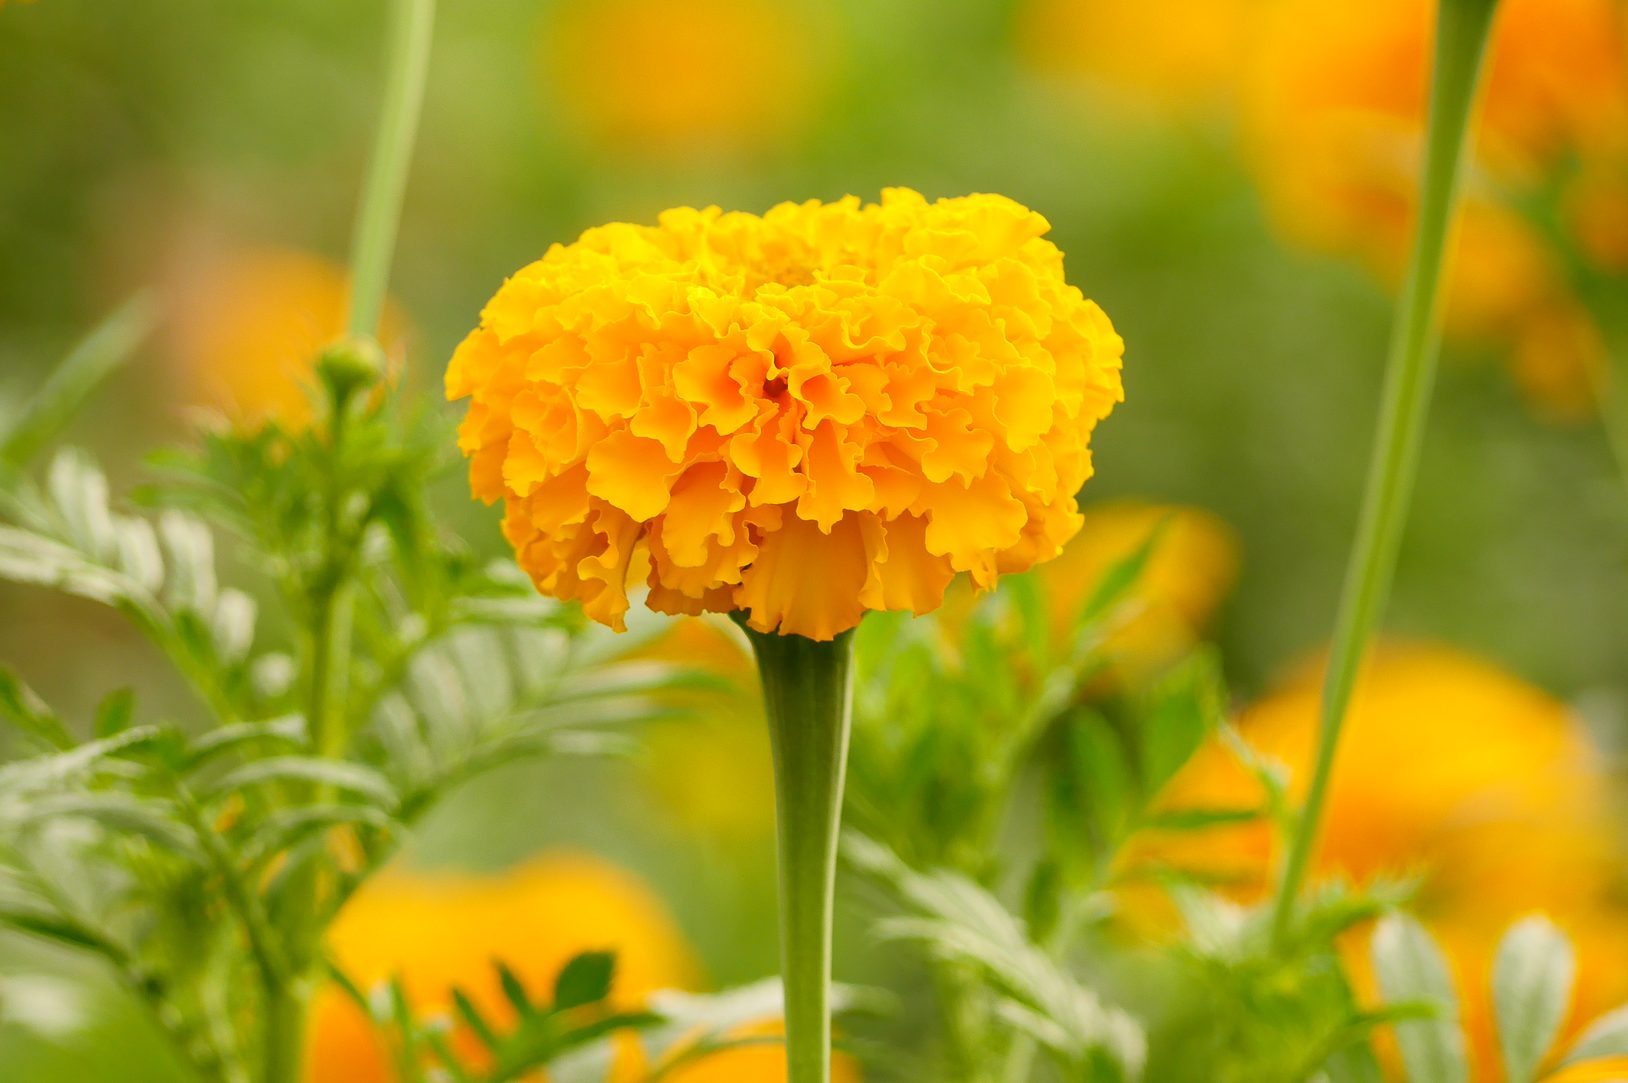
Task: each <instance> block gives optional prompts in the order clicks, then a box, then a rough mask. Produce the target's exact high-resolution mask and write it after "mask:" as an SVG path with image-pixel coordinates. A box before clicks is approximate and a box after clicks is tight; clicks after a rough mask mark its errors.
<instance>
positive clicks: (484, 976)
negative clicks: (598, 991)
mask: <svg viewBox="0 0 1628 1083" xmlns="http://www.w3.org/2000/svg"><path fill="white" fill-rule="evenodd" d="M328 947H329V950H330V951H331V952H332V954H333V957H334V959H335V960H336V961H337V962H338V964H339V965H340V967H341V968H342V969H343V970H344V971H345V972H346V973H347V974H349V975H350V976H351V977H352V978H353V979H354V980H355V981H356V982H357V984H358V985H360V986H361V987H362V988H363V989H368V988H371V987H373V986H374V985H376V984H378V983H381V982H386V981H389V980H390V979H391V978H392V977H393V976H395V975H400V976H401V979H402V981H403V984H404V985H405V987H406V989H407V992H408V995H409V996H410V997H411V999H412V1002H413V1005H414V1007H415V1009H417V1010H418V1011H419V1012H421V1013H424V1014H433V1013H436V1012H444V1011H450V1010H451V1007H452V1000H451V991H452V987H453V986H454V985H457V986H460V987H462V988H463V989H464V990H465V991H467V992H468V993H469V994H470V996H471V998H472V999H473V1000H474V1001H475V1003H476V1004H477V1005H479V1006H480V1008H481V1009H482V1010H483V1011H488V1012H491V1013H492V1016H493V1018H495V1019H503V1018H508V1017H509V1016H507V1015H505V1012H506V1011H508V1009H507V1007H506V1001H505V999H504V997H503V993H502V990H501V988H500V987H499V985H498V982H497V979H496V975H495V973H494V971H493V968H492V960H494V959H502V960H503V961H504V962H505V963H507V964H508V965H509V966H510V967H511V968H513V970H514V972H515V973H516V974H517V975H518V976H519V977H520V979H521V980H522V981H523V982H524V983H525V985H526V988H527V989H528V990H531V991H532V992H534V993H536V994H538V995H542V994H545V993H546V992H547V990H549V989H551V988H552V987H553V981H554V977H555V975H556V974H558V973H559V970H560V968H561V967H562V966H564V965H565V963H566V962H568V961H569V960H570V959H571V958H572V957H573V956H575V955H577V954H579V953H581V952H584V951H593V950H604V949H614V950H615V951H616V953H617V968H616V985H615V988H614V991H613V996H614V997H615V998H616V999H617V1000H618V1001H619V1002H620V1003H622V1004H624V1005H634V1004H638V1003H640V1002H641V1001H642V1000H643V999H644V998H645V997H646V996H648V995H649V994H650V993H653V992H655V991H657V990H660V989H675V988H685V987H688V986H690V985H691V984H692V983H693V982H694V980H695V976H696V964H695V961H694V959H693V957H692V956H691V954H690V950H689V948H688V946H687V945H686V944H685V942H684V939H683V937H682V935H681V934H680V932H679V931H678V928H677V926H676V925H675V924H674V923H673V920H672V918H671V917H670V916H669V915H668V914H667V912H666V910H665V909H664V908H663V907H662V905H661V902H660V900H658V899H657V898H656V897H655V896H654V895H652V894H651V893H650V890H649V889H648V888H647V887H645V885H644V884H642V883H641V882H639V881H638V880H637V879H635V878H634V877H632V876H630V875H629V874H627V873H625V872H623V871H622V870H620V869H618V868H615V867H614V866H611V865H608V864H606V863H604V862H602V861H599V860H597V859H595V858H591V857H587V856H578V855H563V856H551V857H546V858H542V859H538V860H535V861H533V862H531V863H529V864H526V865H522V866H519V867H517V868H515V869H513V870H512V871H510V872H508V873H505V874H502V875H497V876H465V875H449V874H433V875H432V874H426V873H407V872H387V873H385V874H384V875H382V876H380V877H378V878H377V879H375V880H373V881H372V882H370V883H369V884H368V885H367V886H366V887H365V888H363V889H362V891H360V892H359V893H358V894H357V895H356V897H355V898H354V899H352V900H351V901H350V903H349V904H348V905H347V906H346V907H345V909H344V910H343V911H342V912H341V913H340V915H339V919H338V920H337V921H336V922H335V923H334V925H333V927H332V929H331V930H330V931H329V934H328ZM306 1064H307V1069H306V1079H307V1081H308V1083H391V1081H392V1080H393V1079H394V1075H393V1073H392V1072H391V1070H390V1059H389V1055H388V1051H387V1050H385V1049H384V1048H382V1047H381V1046H380V1044H379V1042H378V1039H377V1037H376V1036H375V1033H374V1028H373V1026H372V1024H371V1023H370V1022H369V1021H368V1020H367V1019H366V1018H365V1017H364V1016H363V1015H362V1013H361V1012H360V1011H359V1010H358V1009H357V1008H356V1007H355V1006H354V1005H353V1004H352V1003H351V1002H350V1001H349V1000H348V999H346V998H345V996H344V995H343V994H342V993H340V992H339V991H337V990H334V989H328V990H324V991H323V993H322V994H321V995H319V997H318V998H317V1001H316V1004H315V1006H314V1008H313V1014H312V1019H311V1025H310V1032H309V1039H308V1042H307V1054H306Z"/></svg>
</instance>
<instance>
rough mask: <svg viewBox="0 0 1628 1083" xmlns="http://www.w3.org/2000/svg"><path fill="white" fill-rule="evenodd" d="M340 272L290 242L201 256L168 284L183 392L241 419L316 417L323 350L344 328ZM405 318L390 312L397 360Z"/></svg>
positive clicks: (170, 329)
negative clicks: (314, 387)
mask: <svg viewBox="0 0 1628 1083" xmlns="http://www.w3.org/2000/svg"><path fill="white" fill-rule="evenodd" d="M348 301H349V287H348V284H347V276H346V272H345V271H344V269H343V268H341V267H339V266H337V265H335V264H333V263H331V262H330V261H328V260H326V259H324V258H322V257H321V256H318V255H314V254H312V253H310V252H305V251H301V250H299V249H293V248H281V247H275V246H269V247H248V248H239V249H235V250H231V251H228V252H225V253H212V254H209V255H205V256H202V257H199V258H194V259H192V260H190V261H188V262H186V263H185V264H183V266H182V267H181V269H180V270H179V272H178V273H177V274H176V275H175V276H174V279H173V281H172V282H171V283H170V300H169V320H168V324H167V331H166V340H167V346H168V349H169V352H170V354H171V356H172V357H173V359H174V362H175V366H176V371H177V375H178V377H179V379H180V381H181V382H182V383H183V384H184V386H185V390H184V392H183V397H184V398H185V400H186V401H188V402H190V403H192V404H194V405H199V406H205V407H209V408H211V409H214V410H217V411H219V412H220V413H222V414H224V415H225V416H226V417H227V418H229V419H230V420H232V421H233V422H234V423H237V424H241V425H255V424H258V423H261V422H265V421H277V422H279V423H281V424H283V425H285V426H289V427H295V428H298V427H300V426H303V425H306V424H309V423H310V420H311V412H312V411H311V401H310V398H309V397H308V394H307V388H308V386H309V385H310V384H312V383H313V382H314V380H315V376H314V369H313V366H314V365H315V362H316V359H317V355H318V354H319V353H320V352H321V351H322V349H323V347H325V346H327V345H329V344H330V343H332V342H333V341H334V340H335V339H337V338H339V337H340V335H341V334H342V333H343V332H344V330H345V318H346V306H347V304H348ZM403 328H404V321H403V319H402V317H401V314H400V312H399V311H397V310H396V309H395V308H394V307H393V306H389V307H387V309H386V312H385V316H384V319H383V321H382V326H381V329H380V335H379V337H380V340H381V342H383V343H384V346H385V349H386V353H387V354H389V355H390V356H391V357H392V358H395V359H397V360H399V357H400V354H401V350H402V346H403V337H404V330H403Z"/></svg>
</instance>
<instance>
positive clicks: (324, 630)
mask: <svg viewBox="0 0 1628 1083" xmlns="http://www.w3.org/2000/svg"><path fill="white" fill-rule="evenodd" d="M434 22H435V0H393V3H392V9H391V24H390V31H389V42H388V46H387V50H386V59H385V76H384V101H383V105H382V107H381V109H380V113H379V125H378V129H377V132H376V134H375V137H374V143H373V153H372V157H371V159H370V161H369V163H368V172H367V178H366V180H365V181H364V183H363V186H362V196H361V204H360V206H359V208H358V210H357V215H356V229H355V234H354V237H353V239H352V244H351V268H350V271H351V273H350V299H349V313H348V316H347V320H346V327H347V331H348V333H349V334H350V335H351V337H352V338H356V339H364V340H368V341H374V340H376V339H377V336H378V327H379V318H380V314H381V313H382V312H383V309H384V299H385V294H386V290H387V286H388V282H389V277H390V264H391V260H392V257H393V256H394V253H395V246H396V233H397V230H398V228H399V225H400V220H401V207H402V200H403V197H404V195H405V193H406V189H407V171H408V166H409V164H410V162H411V160H412V152H413V142H414V139H415V137H416V135H417V131H418V118H419V114H420V112H421V111H422V107H423V102H424V86H425V82H426V77H427V74H428V70H429V55H430V44H431V41H432V31H433V28H434ZM329 389H330V393H331V401H330V403H329V418H330V423H331V428H330V431H329V434H328V435H329V440H330V444H331V446H332V455H333V457H334V461H335V462H336V463H337V462H338V461H339V459H340V451H341V448H342V446H343V443H344V440H345V435H346V418H347V416H348V414H349V411H350V409H351V407H352V401H351V400H352V397H353V395H354V393H355V392H356V391H357V390H358V387H357V385H356V384H355V383H353V382H350V381H330V382H329ZM332 480H333V485H332V489H331V491H330V493H329V494H328V503H329V508H328V517H327V523H326V530H325V535H326V536H325V538H324V541H323V544H324V547H325V550H326V552H325V554H324V556H325V561H324V563H325V567H324V569H323V572H322V578H323V581H322V582H321V583H319V584H317V585H316V589H315V591H314V593H313V595H312V598H311V601H312V607H311V608H312V617H313V627H312V629H311V638H310V658H309V665H310V684H309V689H308V700H307V711H308V716H307V724H308V725H309V727H310V733H311V739H312V744H313V746H314V749H315V751H316V753H317V754H318V755H321V756H334V755H337V754H338V753H339V751H340V750H341V749H342V748H343V743H344V740H345V738H346V736H347V734H346V733H345V730H344V723H345V717H344V716H345V713H346V712H345V705H346V700H347V687H346V686H347V680H346V678H347V677H348V675H349V672H350V651H351V648H350V642H351V599H352V592H351V589H350V587H351V584H350V581H349V577H350V574H351V571H352V563H353V559H354V549H355V542H354V539H352V538H349V537H345V536H342V535H344V534H345V533H347V532H346V531H345V530H344V529H343V523H342V521H341V519H342V514H341V513H342V507H341V505H342V503H343V500H344V498H345V488H344V484H343V479H342V478H339V477H337V476H336V477H335V478H334V479H332ZM312 909H313V913H311V914H309V915H307V916H306V918H303V919H300V920H299V922H298V923H299V925H300V926H301V927H300V928H298V929H296V930H294V931H293V933H292V935H291V937H290V942H291V943H293V944H295V945H300V946H302V947H304V946H308V944H309V942H311V941H314V940H316V939H317V933H316V931H314V930H311V929H309V928H307V927H306V926H308V925H310V924H311V923H312V922H314V920H315V917H316V915H315V913H314V910H315V908H314V907H313V908H312ZM301 962H302V964H303V965H302V967H301V968H300V969H301V970H302V973H298V974H291V975H288V976H286V979H285V980H279V981H272V982H267V983H266V984H265V1018H264V1027H265V1060H264V1063H263V1065H262V1072H261V1083H298V1080H299V1079H300V1078H301V1075H302V1072H303V1064H302V1060H303V1049H304V1040H305V1036H304V1031H305V1010H306V1003H305V1000H306V998H305V995H304V994H305V990H306V989H308V988H309V987H310V986H311V985H312V984H313V983H312V981H311V975H310V974H308V973H304V972H303V971H308V970H309V969H310V968H311V967H312V966H314V965H315V963H316V960H315V959H312V960H301Z"/></svg>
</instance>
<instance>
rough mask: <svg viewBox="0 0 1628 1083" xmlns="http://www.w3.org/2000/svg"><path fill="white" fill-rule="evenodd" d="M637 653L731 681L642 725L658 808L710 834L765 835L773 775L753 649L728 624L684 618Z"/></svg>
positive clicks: (770, 819)
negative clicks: (680, 713) (678, 714)
mask: <svg viewBox="0 0 1628 1083" xmlns="http://www.w3.org/2000/svg"><path fill="white" fill-rule="evenodd" d="M731 632H733V633H734V634H733V635H731V634H730V633H731ZM639 654H640V656H641V657H646V658H652V659H662V660H670V661H673V662H679V663H682V664H684V665H687V666H693V667H695V668H698V669H701V670H704V671H705V672H707V673H709V674H712V675H714V676H716V677H720V678H722V679H723V680H725V681H727V682H728V687H727V689H721V690H720V689H707V690H703V691H700V692H697V693H695V694H693V695H687V696H684V697H683V702H682V706H684V707H686V708H688V711H689V713H688V715H687V716H686V717H684V718H682V719H679V720H675V721H672V722H663V723H658V724H655V725H653V726H651V727H649V728H648V729H647V731H646V732H647V744H648V746H649V750H650V754H649V757H648V764H649V768H650V770H649V772H648V783H649V786H650V789H651V792H652V793H653V794H654V795H655V797H656V798H657V799H658V800H659V801H660V803H661V807H662V809H663V811H664V812H666V813H667V814H668V816H669V818H670V819H671V820H672V821H673V823H674V824H676V825H681V826H683V827H684V828H687V829H690V830H694V831H698V832H700V833H702V834H704V835H706V836H708V837H710V838H714V839H720V840H723V841H729V842H737V841H748V840H752V839H761V838H766V837H767V836H768V835H769V833H770V832H771V831H772V830H773V828H774V774H773V772H772V771H771V770H770V766H771V762H770V755H769V729H768V724H767V722H766V721H765V720H764V717H763V697H762V695H761V693H760V692H759V690H758V677H757V666H756V664H755V663H754V662H753V660H752V655H751V649H750V647H748V646H747V644H745V643H744V642H741V637H740V633H739V632H738V631H737V630H735V629H733V628H725V627H719V626H717V625H715V624H713V623H711V621H709V620H707V619H704V618H700V617H687V618H685V619H683V620H680V621H678V622H676V623H675V624H674V625H673V628H672V630H671V631H669V632H668V633H667V634H666V635H664V636H662V637H661V639H659V640H657V641H656V642H655V643H654V644H652V645H651V646H649V647H646V648H644V649H643V650H641V651H640V652H639Z"/></svg>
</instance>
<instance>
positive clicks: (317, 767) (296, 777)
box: [206, 756, 397, 809]
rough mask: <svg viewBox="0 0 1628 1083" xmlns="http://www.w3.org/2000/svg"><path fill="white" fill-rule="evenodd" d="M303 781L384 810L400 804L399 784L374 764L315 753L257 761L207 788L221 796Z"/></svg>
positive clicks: (247, 764)
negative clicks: (273, 784) (390, 779)
mask: <svg viewBox="0 0 1628 1083" xmlns="http://www.w3.org/2000/svg"><path fill="white" fill-rule="evenodd" d="M285 782H303V783H311V784H314V785H317V786H331V787H333V788H334V789H337V790H344V791H346V792H348V793H352V794H355V795H357V796H358V797H365V798H367V799H369V800H371V801H372V802H373V803H374V804H376V805H378V806H379V807H381V808H384V809H394V808H395V807H396V803H397V801H396V791H395V787H393V786H391V785H390V782H389V780H388V779H386V778H385V777H384V776H383V775H381V774H380V773H379V772H377V771H375V770H374V769H373V768H371V767H365V766H363V765H362V764H359V763H352V762H350V761H347V760H325V759H318V758H316V757H311V756H273V757H271V758H269V759H264V760H254V761H252V762H250V763H246V764H243V765H242V766H241V767H237V768H234V769H232V770H231V771H228V772H227V773H226V774H224V775H222V776H221V777H220V778H219V779H217V780H216V781H215V783H214V785H212V786H210V787H209V788H208V790H207V791H206V792H207V793H208V794H209V795H210V796H213V797H218V796H221V795H223V794H228V793H232V792H233V791H236V790H244V789H248V788H250V787H253V786H263V785H266V784H268V783H285Z"/></svg>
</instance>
